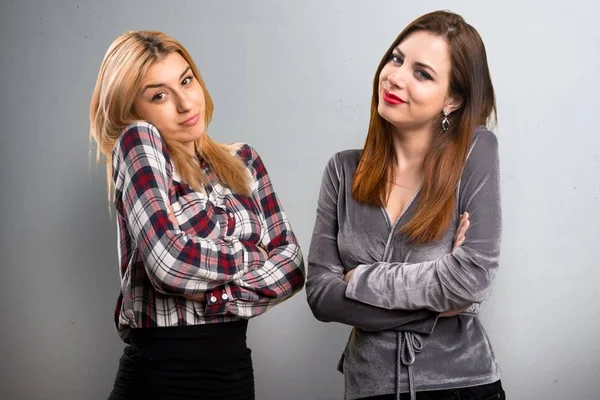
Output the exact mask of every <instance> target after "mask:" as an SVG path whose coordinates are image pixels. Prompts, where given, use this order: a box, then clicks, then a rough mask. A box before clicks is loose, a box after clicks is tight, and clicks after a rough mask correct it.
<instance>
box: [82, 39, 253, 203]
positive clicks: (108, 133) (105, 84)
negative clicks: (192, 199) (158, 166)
mask: <svg viewBox="0 0 600 400" xmlns="http://www.w3.org/2000/svg"><path fill="white" fill-rule="evenodd" d="M172 53H179V54H180V55H181V56H182V57H183V58H184V59H185V61H186V62H187V63H188V64H189V66H190V68H191V70H192V73H193V74H194V77H195V78H196V79H197V80H198V82H199V83H200V86H201V87H202V91H203V92H204V98H205V102H206V105H205V118H204V121H205V123H206V125H207V126H208V124H209V123H210V120H211V118H212V113H213V109H214V105H213V101H212V99H211V97H210V94H209V93H208V91H207V90H206V85H205V84H204V81H203V80H202V76H201V75H200V72H199V71H198V68H197V67H196V64H195V63H194V60H193V59H192V57H191V56H190V54H189V53H188V51H187V50H186V49H185V48H184V47H183V45H181V43H179V42H178V41H177V40H175V39H174V38H172V37H170V36H167V35H166V34H164V33H162V32H155V31H131V32H125V33H123V34H122V35H120V36H119V37H118V38H117V39H115V41H114V42H113V43H112V44H111V45H110V47H109V48H108V51H107V52H106V55H105V56H104V60H103V61H102V65H101V67H100V72H99V74H98V79H97V81H96V87H95V88H94V93H93V94H92V101H91V104H90V138H93V139H94V140H95V141H96V143H97V145H98V149H97V153H96V159H97V161H98V162H100V161H101V155H102V154H103V155H104V157H105V158H106V164H107V165H106V179H107V187H108V196H109V199H110V198H111V197H112V191H113V182H112V151H113V148H114V146H115V143H116V142H117V139H118V138H119V136H120V135H121V133H122V131H123V129H124V128H125V127H126V126H127V125H129V124H131V123H133V122H136V121H139V120H140V117H139V116H138V115H137V113H136V111H135V109H134V106H133V104H134V100H135V97H136V94H137V92H138V89H139V85H140V83H141V81H142V79H143V77H144V75H145V74H146V72H147V71H148V68H149V67H150V66H151V65H153V64H154V63H156V62H159V61H161V60H163V59H164V58H165V57H167V56H168V55H169V54H172ZM163 140H164V141H165V143H166V145H167V149H168V151H169V155H170V156H171V158H172V160H173V163H174V164H175V168H176V169H177V172H178V173H179V175H180V176H181V179H182V180H183V182H185V183H187V184H188V185H190V186H191V187H192V188H193V189H194V190H196V191H201V190H202V189H201V183H207V178H206V177H205V175H204V173H203V172H202V170H201V169H200V168H199V167H198V165H197V164H196V163H195V161H194V155H193V154H190V153H189V152H188V151H186V148H185V147H184V145H183V144H181V143H179V142H177V141H174V140H168V139H165V138H163ZM194 147H195V149H196V151H198V153H199V154H200V155H201V156H202V158H203V159H204V160H205V161H206V162H207V163H208V164H209V165H210V166H211V168H212V169H213V170H214V171H215V174H216V176H217V178H218V179H219V181H220V182H221V183H223V184H224V185H226V186H228V187H229V188H230V189H231V190H232V191H234V192H236V193H239V194H244V195H249V194H250V186H249V176H248V173H247V170H246V168H245V167H244V165H243V163H242V161H241V160H240V159H239V158H237V157H235V156H234V155H232V154H231V153H230V150H229V146H227V145H224V144H219V143H216V142H214V141H213V140H211V138H210V137H209V136H208V135H207V134H206V133H205V134H203V135H202V136H201V137H200V138H198V139H197V140H196V141H195V142H194Z"/></svg>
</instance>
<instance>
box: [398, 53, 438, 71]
mask: <svg viewBox="0 0 600 400" xmlns="http://www.w3.org/2000/svg"><path fill="white" fill-rule="evenodd" d="M394 51H396V52H398V53H399V54H400V55H401V56H402V57H404V58H406V56H405V55H404V53H403V52H402V50H400V48H399V47H396V48H395V49H394ZM414 64H415V65H416V66H417V67H421V68H425V69H428V70H430V71H431V72H433V73H434V74H435V75H437V74H438V73H437V72H436V71H435V69H433V68H431V66H429V65H427V64H425V63H422V62H420V61H415V62H414Z"/></svg>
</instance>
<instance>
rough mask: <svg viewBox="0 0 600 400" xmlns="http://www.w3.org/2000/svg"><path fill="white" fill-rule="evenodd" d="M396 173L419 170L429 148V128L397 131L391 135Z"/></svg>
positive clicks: (430, 137)
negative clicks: (394, 152)
mask: <svg viewBox="0 0 600 400" xmlns="http://www.w3.org/2000/svg"><path fill="white" fill-rule="evenodd" d="M393 138H394V139H393V140H394V148H395V151H396V159H397V164H396V170H397V171H398V172H401V171H405V170H408V169H413V168H420V167H421V165H423V160H424V159H425V156H426V155H427V153H428V152H429V149H430V147H431V141H432V135H431V129H429V127H425V128H420V129H398V128H396V129H395V131H394V133H393Z"/></svg>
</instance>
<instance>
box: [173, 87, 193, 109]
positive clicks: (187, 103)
mask: <svg viewBox="0 0 600 400" xmlns="http://www.w3.org/2000/svg"><path fill="white" fill-rule="evenodd" d="M176 97H177V100H176V101H177V112H179V113H182V114H184V113H186V112H188V111H190V110H191V109H192V101H191V99H190V97H189V96H188V94H187V93H185V92H181V91H180V92H179V93H177V95H176Z"/></svg>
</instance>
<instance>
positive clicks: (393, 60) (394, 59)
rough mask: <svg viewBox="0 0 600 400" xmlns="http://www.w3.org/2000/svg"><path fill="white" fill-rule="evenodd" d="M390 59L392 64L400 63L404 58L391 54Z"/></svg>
mask: <svg viewBox="0 0 600 400" xmlns="http://www.w3.org/2000/svg"><path fill="white" fill-rule="evenodd" d="M390 61H391V62H393V63H394V64H402V63H403V62H404V60H403V59H402V57H401V56H400V55H398V54H393V53H392V55H391V56H390Z"/></svg>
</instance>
